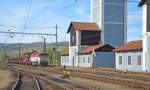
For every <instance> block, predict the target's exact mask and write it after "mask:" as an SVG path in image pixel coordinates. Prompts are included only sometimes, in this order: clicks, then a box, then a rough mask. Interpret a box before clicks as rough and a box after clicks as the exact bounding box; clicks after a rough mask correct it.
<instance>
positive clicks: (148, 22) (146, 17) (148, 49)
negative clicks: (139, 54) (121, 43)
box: [139, 0, 150, 72]
mask: <svg viewBox="0 0 150 90" xmlns="http://www.w3.org/2000/svg"><path fill="white" fill-rule="evenodd" d="M139 6H142V7H143V70H144V71H148V72H150V0H141V2H140V4H139Z"/></svg>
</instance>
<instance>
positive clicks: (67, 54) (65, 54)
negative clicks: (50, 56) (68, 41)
mask: <svg viewBox="0 0 150 90" xmlns="http://www.w3.org/2000/svg"><path fill="white" fill-rule="evenodd" d="M61 56H69V53H64V54H61Z"/></svg>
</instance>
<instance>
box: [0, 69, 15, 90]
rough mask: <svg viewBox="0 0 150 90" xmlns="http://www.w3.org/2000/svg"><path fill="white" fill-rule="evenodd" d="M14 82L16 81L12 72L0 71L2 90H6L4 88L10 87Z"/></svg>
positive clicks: (0, 87) (0, 86)
mask: <svg viewBox="0 0 150 90" xmlns="http://www.w3.org/2000/svg"><path fill="white" fill-rule="evenodd" d="M13 81H15V78H14V77H13V75H12V72H10V71H4V70H1V69H0V90H4V88H6V87H8V86H9V85H10V83H12V82H13Z"/></svg>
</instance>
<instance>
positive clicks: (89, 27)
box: [67, 22, 100, 33]
mask: <svg viewBox="0 0 150 90" xmlns="http://www.w3.org/2000/svg"><path fill="white" fill-rule="evenodd" d="M72 26H73V27H74V29H75V30H86V31H100V28H99V26H98V25H97V24H96V23H89V22H71V24H70V26H69V29H68V31H67V33H69V32H70V27H72Z"/></svg>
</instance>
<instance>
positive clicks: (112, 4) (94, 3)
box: [91, 0, 127, 47]
mask: <svg viewBox="0 0 150 90" xmlns="http://www.w3.org/2000/svg"><path fill="white" fill-rule="evenodd" d="M91 22H96V23H98V25H99V27H100V29H101V31H102V32H101V35H100V36H101V37H100V38H101V41H102V43H103V44H110V45H112V46H115V47H117V46H120V45H123V44H124V43H126V42H127V2H126V0H91Z"/></svg>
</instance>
